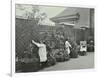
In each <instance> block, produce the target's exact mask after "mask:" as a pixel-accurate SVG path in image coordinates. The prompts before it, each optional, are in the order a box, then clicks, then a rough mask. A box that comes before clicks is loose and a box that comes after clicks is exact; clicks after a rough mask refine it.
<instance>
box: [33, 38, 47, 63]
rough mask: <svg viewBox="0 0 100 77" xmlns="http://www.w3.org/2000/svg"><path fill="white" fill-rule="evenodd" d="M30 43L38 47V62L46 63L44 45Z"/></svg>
mask: <svg viewBox="0 0 100 77" xmlns="http://www.w3.org/2000/svg"><path fill="white" fill-rule="evenodd" d="M32 42H33V43H34V44H35V45H36V46H38V47H39V51H38V53H39V57H40V62H46V61H47V51H46V45H45V44H43V43H37V42H35V41H34V40H32Z"/></svg>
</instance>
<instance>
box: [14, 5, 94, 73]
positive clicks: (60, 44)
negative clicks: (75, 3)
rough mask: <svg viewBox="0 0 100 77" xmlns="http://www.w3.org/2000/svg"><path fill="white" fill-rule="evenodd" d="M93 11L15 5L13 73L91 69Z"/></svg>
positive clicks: (61, 7) (92, 63)
mask: <svg viewBox="0 0 100 77" xmlns="http://www.w3.org/2000/svg"><path fill="white" fill-rule="evenodd" d="M94 13H95V9H94V8H88V7H87V8H86V7H68V6H50V5H33V4H15V51H14V52H15V72H16V73H29V72H45V71H48V72H49V71H63V70H66V71H68V70H80V69H93V68H94V65H95V63H94V55H95V40H94V39H95V38H94V36H95V35H94V26H95V25H94V18H95V17H94Z"/></svg>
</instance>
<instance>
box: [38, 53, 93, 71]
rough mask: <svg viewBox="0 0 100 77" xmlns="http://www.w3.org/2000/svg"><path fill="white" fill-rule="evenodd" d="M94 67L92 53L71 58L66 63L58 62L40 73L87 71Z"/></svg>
mask: <svg viewBox="0 0 100 77" xmlns="http://www.w3.org/2000/svg"><path fill="white" fill-rule="evenodd" d="M93 67H94V53H93V52H88V54H87V55H86V56H79V57H78V58H76V59H75V58H74V59H73V58H72V59H70V60H69V61H66V62H59V63H57V64H56V65H54V66H51V67H47V68H44V69H43V70H40V71H56V70H71V69H87V68H93Z"/></svg>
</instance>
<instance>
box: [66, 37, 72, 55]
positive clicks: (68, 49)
mask: <svg viewBox="0 0 100 77" xmlns="http://www.w3.org/2000/svg"><path fill="white" fill-rule="evenodd" d="M69 47H72V46H71V45H70V43H69V42H68V40H67V39H66V42H65V48H66V51H67V52H68V54H70V48H69Z"/></svg>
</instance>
